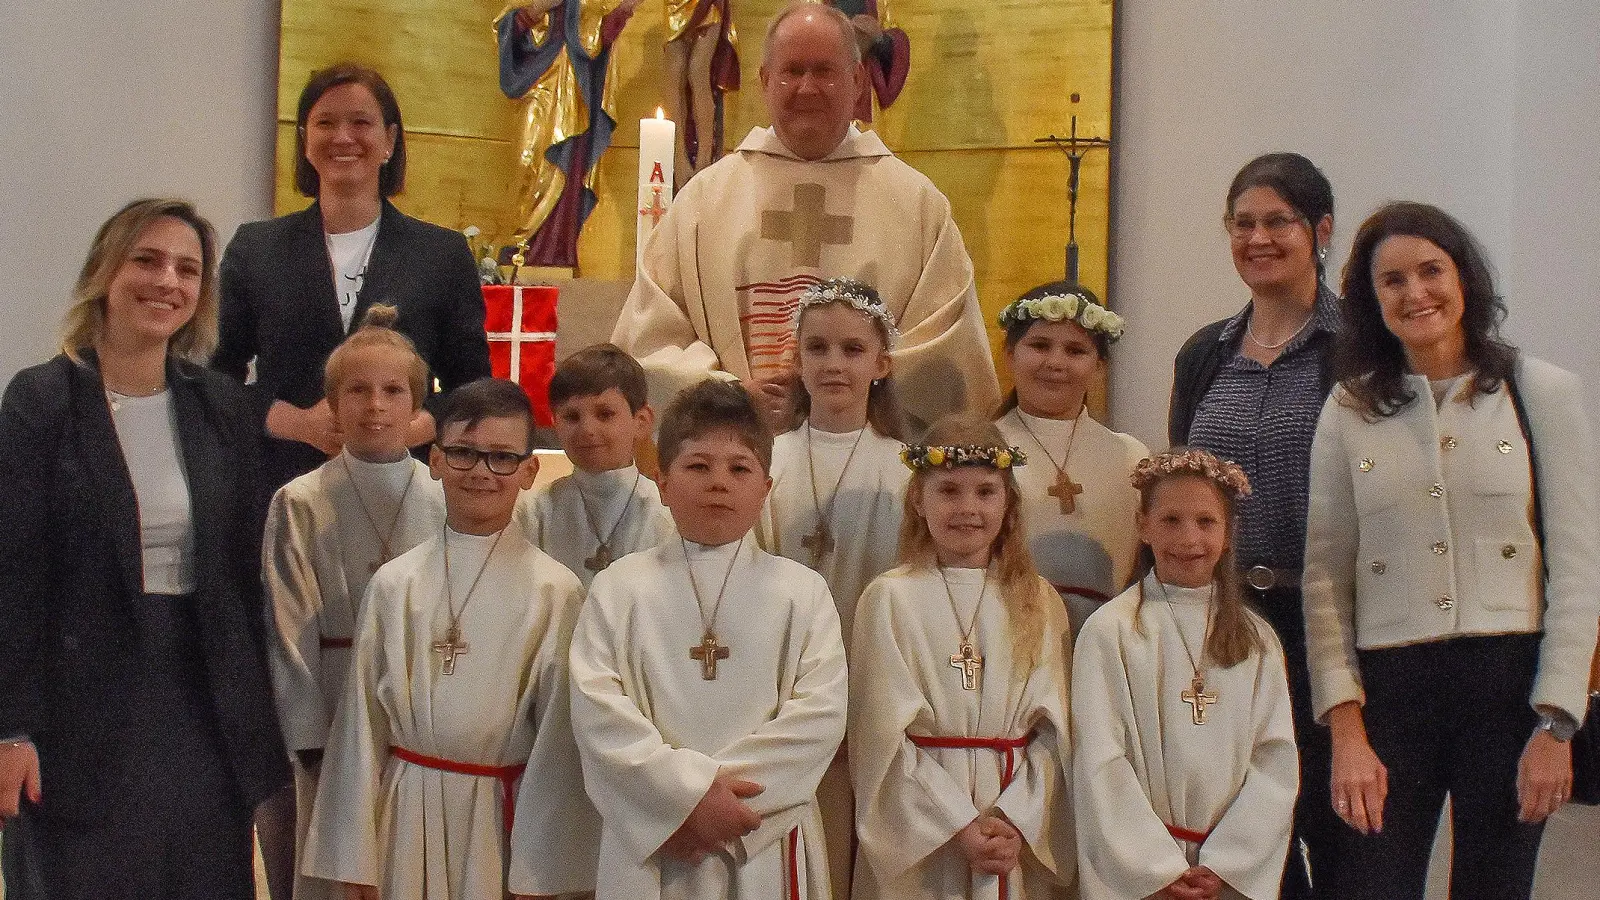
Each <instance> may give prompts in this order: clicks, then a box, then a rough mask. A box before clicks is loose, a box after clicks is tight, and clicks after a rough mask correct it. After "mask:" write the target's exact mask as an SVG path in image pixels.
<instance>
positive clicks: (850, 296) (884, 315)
mask: <svg viewBox="0 0 1600 900" xmlns="http://www.w3.org/2000/svg"><path fill="white" fill-rule="evenodd" d="M829 303H843V304H845V305H847V306H849V307H850V308H851V309H854V310H856V311H857V312H861V313H865V314H866V315H868V316H870V317H872V318H874V319H876V320H877V321H878V322H879V323H880V324H881V325H883V330H884V333H885V334H887V335H888V337H889V347H890V348H891V349H892V348H893V347H894V345H895V344H896V343H897V342H898V341H899V340H900V329H899V328H897V327H896V326H895V324H894V318H893V317H892V316H890V315H889V310H888V308H887V307H885V306H884V305H883V301H882V300H880V299H879V298H878V297H877V295H876V292H874V291H873V290H872V288H871V287H869V286H868V285H867V284H866V283H865V282H861V281H857V280H855V279H854V278H829V279H827V280H826V281H819V282H817V283H816V284H813V285H811V286H809V287H807V288H806V289H805V290H804V291H801V292H800V299H799V300H798V301H796V302H795V306H794V328H795V330H796V331H799V330H800V316H801V314H802V313H804V312H805V311H806V310H807V309H809V308H810V307H813V306H824V305H827V304H829Z"/></svg>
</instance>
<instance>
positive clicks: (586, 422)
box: [517, 344, 673, 589]
mask: <svg viewBox="0 0 1600 900" xmlns="http://www.w3.org/2000/svg"><path fill="white" fill-rule="evenodd" d="M647 390H648V389H647V388H646V386H645V376H644V369H643V368H641V367H640V365H639V363H638V362H636V361H635V360H634V359H633V357H631V356H629V355H628V354H626V353H623V352H622V351H621V350H619V349H617V347H616V346H615V345H613V344H595V345H594V346H592V347H586V348H584V349H582V350H579V351H578V352H577V353H574V354H572V355H571V356H569V357H567V358H566V359H565V360H563V361H562V362H561V365H559V366H557V367H556V374H555V376H554V377H553V378H551V379H550V409H551V411H552V412H554V414H555V420H556V437H557V438H558V439H559V440H560V441H561V449H562V450H563V451H565V452H566V454H567V458H568V459H569V460H571V461H572V474H571V475H567V476H564V477H562V478H559V479H557V480H555V481H553V482H551V483H550V484H548V485H546V486H544V487H542V488H540V489H539V490H538V491H535V492H534V493H533V495H532V496H531V497H525V498H524V499H523V501H522V502H521V503H519V504H518V505H517V515H518V516H519V517H520V518H521V519H522V521H523V527H524V528H525V529H527V532H528V534H530V535H532V536H533V540H534V543H536V544H538V545H539V549H541V550H543V551H544V552H546V553H548V554H550V555H551V556H553V557H555V558H556V560H557V561H558V562H560V563H561V564H562V565H564V566H566V567H567V568H569V569H571V570H572V572H573V574H574V575H577V576H578V580H579V581H581V582H583V586H584V588H586V589H587V588H588V586H589V583H590V582H592V581H593V580H594V576H595V574H596V573H598V572H599V571H601V570H602V569H604V568H606V567H607V566H609V565H611V563H612V562H613V561H615V560H618V559H621V558H622V557H624V556H627V555H628V554H629V553H633V552H636V551H639V550H646V549H649V548H651V547H654V546H655V545H657V544H659V543H661V542H662V541H663V540H666V539H667V538H669V537H671V536H672V534H673V531H672V517H671V516H670V515H668V514H667V508H666V507H665V506H662V505H661V494H660V492H659V491H658V490H657V489H656V484H655V482H653V481H651V480H650V479H648V478H646V477H644V475H643V474H642V473H640V471H639V466H638V464H637V463H636V462H635V460H634V450H635V448H636V447H638V445H639V443H640V442H641V441H644V440H647V439H648V438H649V437H650V433H651V429H652V427H653V426H654V424H655V411H654V410H652V409H651V408H650V405H649V403H647V402H646V397H647Z"/></svg>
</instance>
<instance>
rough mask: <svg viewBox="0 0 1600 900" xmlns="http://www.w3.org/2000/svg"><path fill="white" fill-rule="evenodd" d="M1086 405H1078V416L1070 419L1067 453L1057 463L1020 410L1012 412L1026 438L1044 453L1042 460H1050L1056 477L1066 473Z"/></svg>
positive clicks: (1019, 408)
mask: <svg viewBox="0 0 1600 900" xmlns="http://www.w3.org/2000/svg"><path fill="white" fill-rule="evenodd" d="M1088 405H1089V404H1088V403H1087V402H1085V403H1082V404H1080V405H1079V406H1078V414H1077V415H1075V416H1073V417H1072V435H1071V436H1070V437H1068V438H1067V452H1066V453H1063V454H1062V455H1061V462H1059V463H1058V462H1056V458H1055V457H1054V456H1052V455H1051V454H1050V448H1049V447H1047V446H1045V443H1044V441H1041V440H1039V435H1038V434H1036V433H1035V432H1034V430H1033V426H1032V425H1029V424H1028V420H1027V419H1025V418H1023V415H1022V408H1021V407H1018V408H1016V409H1013V410H1012V412H1014V413H1016V414H1017V421H1018V422H1020V423H1022V428H1023V430H1024V431H1026V432H1028V437H1031V438H1033V442H1034V443H1035V444H1038V445H1039V449H1040V450H1043V451H1044V458H1045V459H1048V460H1050V465H1052V466H1055V469H1056V474H1057V475H1065V474H1066V473H1067V462H1068V461H1069V460H1070V459H1072V445H1073V444H1076V443H1077V442H1078V424H1079V423H1080V422H1081V420H1082V419H1083V410H1084V408H1085V407H1087V406H1088Z"/></svg>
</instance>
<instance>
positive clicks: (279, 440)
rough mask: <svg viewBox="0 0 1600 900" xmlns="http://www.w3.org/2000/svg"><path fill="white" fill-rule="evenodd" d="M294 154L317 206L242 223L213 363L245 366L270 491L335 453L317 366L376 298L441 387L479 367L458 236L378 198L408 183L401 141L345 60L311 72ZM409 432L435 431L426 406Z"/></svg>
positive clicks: (392, 108)
mask: <svg viewBox="0 0 1600 900" xmlns="http://www.w3.org/2000/svg"><path fill="white" fill-rule="evenodd" d="M295 152H296V162H295V185H296V187H298V188H299V189H300V192H301V193H302V194H304V195H306V196H307V197H312V198H314V199H315V200H316V202H315V203H313V204H311V206H310V207H308V208H307V209H304V210H301V211H300V212H296V213H290V214H289V215H286V216H280V217H279V218H276V219H270V220H268V221H265V222H253V223H250V224H247V225H243V226H241V227H240V228H239V230H238V232H237V233H236V234H235V235H234V238H233V240H232V241H231V242H230V243H229V244H228V249H227V252H226V253H225V254H224V255H223V258H222V313H221V339H220V343H219V345H218V347H217V353H216V356H215V358H214V359H213V361H212V366H213V367H214V368H216V369H218V370H220V371H223V372H226V373H228V374H229V375H232V376H234V377H235V378H238V379H239V380H241V381H243V380H244V378H245V375H246V372H247V370H248V369H249V366H250V363H251V362H252V361H254V363H255V376H256V382H255V384H254V386H253V391H254V392H255V394H256V398H257V401H258V403H259V407H258V412H259V414H260V416H261V418H262V421H263V422H264V424H265V427H266V430H267V432H268V433H269V434H270V435H271V436H272V437H273V438H274V439H273V440H270V441H269V442H268V455H267V472H266V476H267V480H266V483H265V485H264V488H265V489H266V493H267V494H268V495H269V496H270V495H271V491H272V490H275V489H277V488H278V487H280V486H281V485H283V484H285V483H286V482H288V481H289V480H290V479H292V478H294V477H295V476H296V475H300V474H302V473H304V472H309V471H310V470H311V469H313V468H316V467H317V466H318V465H321V464H322V462H323V461H325V460H326V459H327V458H328V457H329V456H332V455H333V454H335V453H337V452H338V451H339V448H340V446H341V444H342V441H341V440H340V439H339V436H338V434H337V427H336V426H335V425H334V421H333V415H332V413H331V412H329V410H328V404H327V402H326V401H325V399H324V397H323V392H322V365H323V363H324V362H325V361H326V360H327V358H328V354H330V353H332V352H333V348H335V347H337V346H338V345H339V342H340V341H342V340H344V338H345V336H346V335H347V334H348V333H349V331H350V330H351V327H352V323H355V324H356V325H359V323H360V322H361V317H362V314H363V313H365V312H366V309H367V307H369V306H371V305H372V304H374V303H383V304H388V305H390V306H394V307H396V308H397V309H398V310H399V311H400V319H399V322H398V324H397V326H396V327H397V328H398V329H399V330H400V331H401V332H403V333H404V334H405V335H406V336H407V337H409V338H410V339H411V341H412V343H413V344H415V345H416V348H417V352H418V353H419V354H421V356H422V358H423V360H424V361H426V362H427V363H428V367H429V369H430V370H431V375H432V376H433V377H437V379H438V381H439V384H440V386H441V387H442V388H443V390H444V391H447V392H448V391H450V390H453V389H454V388H455V387H457V386H459V385H462V384H466V383H467V382H469V381H473V380H474V379H477V378H481V377H483V376H485V375H488V374H489V345H488V342H487V340H486V338H485V337H484V331H483V314H484V308H483V294H482V291H481V288H480V283H479V280H478V274H477V265H476V263H475V262H474V261H473V259H472V253H471V251H470V250H468V249H467V242H466V238H465V237H463V236H462V235H461V234H459V233H457V232H454V231H451V230H449V229H447V228H441V227H439V226H437V225H431V224H429V223H427V222H423V221H420V220H418V219H414V218H411V217H410V216H407V215H405V214H404V213H402V212H400V211H399V210H398V209H396V208H395V207H394V205H393V204H391V203H390V202H389V201H388V200H387V199H386V198H388V197H391V196H393V195H394V194H396V193H399V191H400V190H401V188H402V187H403V186H404V184H405V169H406V145H405V131H404V129H403V127H402V125H401V122H400V106H399V104H398V102H396V100H395V97H394V93H393V91H391V90H390V89H389V85H388V84H387V83H386V82H385V81H384V80H383V76H381V75H379V74H378V73H377V72H375V71H373V70H371V69H367V68H363V67H360V66H355V65H348V64H345V65H337V66H333V67H331V68H328V69H323V70H322V71H319V72H315V73H313V74H312V76H311V79H310V80H309V81H308V82H307V83H306V86H305V89H304V90H303V91H301V94H300V105H299V113H298V121H297V127H296V131H295ZM433 377H430V378H429V384H430V385H431V384H432V383H433ZM436 399H437V398H435V400H436ZM433 405H434V403H433V402H430V403H429V404H428V406H429V407H432V406H433ZM410 437H411V444H412V446H417V445H420V444H425V443H427V442H428V441H430V440H432V439H433V416H432V414H431V413H430V412H429V411H428V408H424V409H423V410H422V411H421V412H420V413H419V414H418V417H417V419H416V421H414V422H413V423H412V433H411V435H410Z"/></svg>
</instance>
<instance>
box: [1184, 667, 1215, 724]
mask: <svg viewBox="0 0 1600 900" xmlns="http://www.w3.org/2000/svg"><path fill="white" fill-rule="evenodd" d="M1178 696H1179V697H1180V698H1182V700H1183V702H1185V703H1187V704H1189V718H1190V719H1191V720H1192V721H1193V722H1194V724H1196V725H1204V724H1205V723H1206V706H1207V705H1209V704H1212V703H1216V702H1217V692H1216V691H1207V690H1206V680H1205V679H1204V678H1201V677H1199V676H1198V675H1197V676H1195V678H1194V680H1193V681H1190V682H1189V689H1188V690H1187V691H1184V692H1183V693H1181V694H1179V695H1178Z"/></svg>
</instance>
